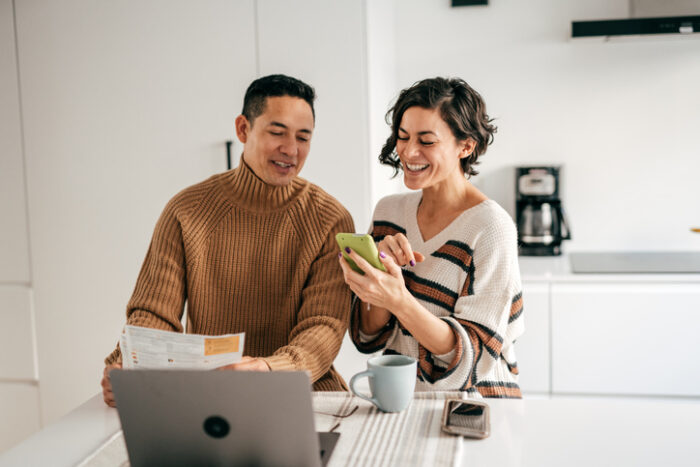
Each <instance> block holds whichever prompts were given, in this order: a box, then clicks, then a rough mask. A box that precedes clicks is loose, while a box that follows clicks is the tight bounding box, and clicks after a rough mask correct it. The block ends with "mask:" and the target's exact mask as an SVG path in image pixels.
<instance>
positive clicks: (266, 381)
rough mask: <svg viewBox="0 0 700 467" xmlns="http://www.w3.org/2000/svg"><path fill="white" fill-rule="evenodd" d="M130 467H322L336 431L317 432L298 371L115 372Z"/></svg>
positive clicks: (113, 377)
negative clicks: (200, 466)
mask: <svg viewBox="0 0 700 467" xmlns="http://www.w3.org/2000/svg"><path fill="white" fill-rule="evenodd" d="M110 378H111V381H112V389H113V391H114V396H115V399H116V402H117V410H118V412H119V418H120V420H121V424H122V430H123V432H124V440H125V441H126V449H127V452H128V454H129V460H130V462H131V465H132V466H133V467H139V466H153V465H172V466H180V465H182V466H199V465H202V466H204V465H206V466H219V465H222V466H223V465H226V466H321V465H326V463H327V462H328V459H329V458H330V454H331V452H332V450H333V447H334V446H335V443H336V442H337V440H338V436H340V435H339V434H338V433H316V431H315V429H314V416H313V409H312V405H311V382H310V381H309V377H308V376H307V374H306V373H304V372H284V371H281V372H270V373H258V372H237V371H196V370H194V371H193V370H113V371H112V372H111V373H110Z"/></svg>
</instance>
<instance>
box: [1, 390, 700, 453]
mask: <svg viewBox="0 0 700 467" xmlns="http://www.w3.org/2000/svg"><path fill="white" fill-rule="evenodd" d="M487 402H488V404H489V405H490V407H491V435H490V436H489V437H488V438H486V439H484V440H470V439H465V440H464V441H463V445H462V447H461V453H459V454H458V458H457V459H454V465H458V466H467V465H484V466H489V465H494V466H499V467H502V466H513V467H530V466H533V467H534V466H537V467H541V466H545V467H546V466H560V465H567V466H582V467H583V466H590V465H610V466H628V465H629V466H656V465H674V466H677V465H683V466H685V465H697V453H696V451H695V442H696V439H697V433H698V432H699V431H700V403H698V402H697V401H693V400H675V401H669V400H652V399H621V398H581V397H579V398H567V397H562V398H554V399H542V400H539V399H523V400H508V399H489V400H488V401H487ZM119 428H120V425H119V419H118V416H117V412H116V410H114V409H110V408H108V407H106V406H105V405H104V403H103V402H102V398H101V395H100V394H97V395H96V396H95V397H93V398H91V399H90V400H88V401H87V402H86V403H85V404H83V405H82V406H80V407H78V408H76V409H75V410H74V411H73V412H71V413H69V414H68V415H66V416H65V417H64V418H62V419H61V420H59V421H57V422H55V423H53V424H51V425H49V426H48V427H46V428H44V429H43V430H42V431H40V432H39V433H37V434H35V435H34V436H32V437H30V438H29V439H27V440H26V441H24V442H23V443H21V444H20V445H18V446H16V447H15V448H13V449H11V450H10V451H8V452H5V453H2V454H0V466H2V467H5V466H8V467H10V466H20V465H34V466H44V465H51V466H54V467H60V466H66V467H67V466H74V465H77V464H80V463H81V461H82V460H84V459H86V457H87V456H89V455H90V454H91V453H92V452H94V451H95V450H96V449H97V448H98V447H100V446H101V445H103V444H104V443H105V442H107V441H108V440H109V439H110V438H111V437H113V436H114V435H115V434H116V433H118V432H119ZM427 436H430V434H427ZM341 439H342V438H341ZM350 442H352V440H350ZM388 454H389V456H391V455H392V453H391V451H390V450H389V451H388ZM337 464H343V465H344V464H345V460H344V459H341V458H340V457H338V456H336V458H335V459H334V458H333V457H331V465H337Z"/></svg>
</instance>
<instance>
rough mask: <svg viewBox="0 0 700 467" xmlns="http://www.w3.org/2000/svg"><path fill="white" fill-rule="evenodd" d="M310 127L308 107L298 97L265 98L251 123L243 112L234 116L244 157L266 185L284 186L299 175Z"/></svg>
mask: <svg viewBox="0 0 700 467" xmlns="http://www.w3.org/2000/svg"><path fill="white" fill-rule="evenodd" d="M313 129H314V116H313V113H312V111H311V106H310V105H309V104H308V103H307V102H306V101H305V100H304V99H300V98H298V97H290V96H281V97H268V98H267V99H266V101H265V108H264V111H263V113H262V114H260V115H258V117H257V118H255V120H254V121H253V122H252V124H251V122H249V121H248V119H247V118H246V117H244V116H243V115H239V116H238V118H236V134H237V135H238V139H239V140H240V141H241V142H242V143H243V145H244V146H243V159H244V160H245V161H246V163H247V164H248V165H249V166H250V168H251V169H253V172H255V175H257V176H258V177H260V178H261V179H262V180H263V181H264V182H265V183H267V184H268V185H276V186H282V185H287V184H289V182H291V181H292V179H293V178H294V177H296V176H297V175H298V174H299V172H300V171H301V168H302V167H303V166H304V162H306V156H307V155H308V154H309V149H310V148H311V134H312V133H313Z"/></svg>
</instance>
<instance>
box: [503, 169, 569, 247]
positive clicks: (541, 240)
mask: <svg viewBox="0 0 700 467" xmlns="http://www.w3.org/2000/svg"><path fill="white" fill-rule="evenodd" d="M516 223H517V226H518V241H519V249H520V254H521V255H526V256H554V255H560V254H561V243H562V241H563V240H568V239H570V238H571V232H570V231H569V226H568V222H567V220H566V216H565V215H564V208H563V207H562V205H561V199H560V198H559V167H518V168H517V172H516Z"/></svg>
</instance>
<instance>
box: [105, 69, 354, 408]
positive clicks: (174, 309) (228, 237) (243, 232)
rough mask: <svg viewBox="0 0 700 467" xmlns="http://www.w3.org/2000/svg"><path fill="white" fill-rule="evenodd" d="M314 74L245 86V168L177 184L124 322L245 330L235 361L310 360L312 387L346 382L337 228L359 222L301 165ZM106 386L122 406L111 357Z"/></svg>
mask: <svg viewBox="0 0 700 467" xmlns="http://www.w3.org/2000/svg"><path fill="white" fill-rule="evenodd" d="M314 98H315V93H314V90H313V88H311V87H310V86H309V85H307V84H305V83H303V82H301V81H299V80H297V79H294V78H291V77H288V76H284V75H272V76H266V77H263V78H260V79H257V80H255V81H254V82H253V83H252V84H251V85H250V86H249V87H248V90H247V91H246V95H245V99H244V103H243V112H242V114H241V115H239V116H238V117H237V118H236V123H235V124H236V135H237V136H238V139H239V140H240V141H241V142H242V143H243V145H244V146H243V154H242V156H241V162H240V164H239V166H238V167H237V168H235V169H234V170H230V171H228V172H224V173H222V174H218V175H214V176H213V177H211V178H209V179H207V180H205V181H203V182H201V183H199V184H197V185H194V186H192V187H189V188H186V189H185V190H183V191H181V192H180V193H178V194H177V195H176V196H175V197H174V198H173V199H172V200H170V202H169V203H168V204H167V206H166V207H165V210H164V211H163V213H162V214H161V217H160V219H159V220H158V223H157V224H156V227H155V231H154V233H153V238H152V240H151V245H150V247H149V249H148V253H147V254H146V259H145V260H144V263H143V266H142V268H141V273H140V274H139V277H138V280H137V282H136V287H135V290H134V293H133V295H132V297H131V300H130V301H129V303H128V305H127V312H126V314H127V324H132V325H136V326H145V327H149V328H156V329H165V330H169V331H175V332H182V330H183V329H182V325H181V323H180V320H181V317H182V313H183V307H184V305H185V302H187V313H188V329H187V331H188V332H192V333H197V334H209V335H219V334H227V333H237V332H245V333H246V336H245V349H244V354H245V356H244V357H243V359H242V361H241V362H239V363H236V364H233V365H229V366H227V367H225V368H226V369H230V370H248V371H270V370H306V371H308V372H309V373H310V376H311V380H312V382H313V387H314V390H343V389H346V386H345V382H344V381H343V379H342V378H341V377H340V375H339V374H338V373H337V372H336V371H335V369H334V368H333V366H332V363H333V359H334V358H335V357H336V355H337V354H338V350H339V349H340V344H341V342H342V339H343V335H344V333H345V330H346V329H347V325H348V321H349V312H350V291H349V289H348V288H347V286H345V284H344V282H343V276H342V272H341V270H340V268H339V267H338V264H337V254H338V248H337V246H336V244H335V234H336V233H338V232H353V231H354V226H353V222H352V218H351V217H350V214H349V213H348V212H347V210H346V209H345V208H343V206H342V205H341V204H340V203H339V202H338V201H336V200H335V199H334V198H332V197H331V196H330V195H328V194H327V193H325V192H324V191H323V190H321V189H320V188H319V187H317V186H316V185H313V184H311V183H309V182H307V181H306V180H304V179H301V178H299V177H297V175H298V174H299V172H300V171H301V168H302V167H303V165H304V162H305V161H306V156H307V154H308V152H309V148H310V143H311V136H312V133H313V129H314V122H315V114H314V108H313V101H314ZM105 364H106V368H105V371H104V377H103V379H102V387H103V396H104V400H105V402H106V403H107V404H108V405H111V406H114V405H115V404H114V395H113V393H112V388H111V383H110V381H109V371H110V370H111V369H113V368H120V367H121V354H120V351H119V347H117V348H116V349H115V350H114V352H112V353H111V354H110V355H109V356H108V357H107V358H106V359H105Z"/></svg>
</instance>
